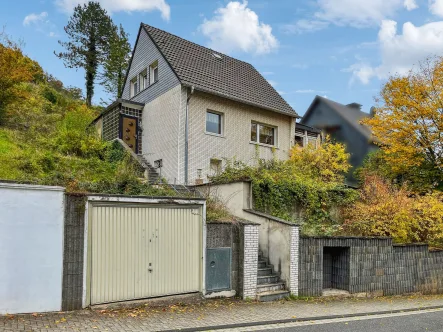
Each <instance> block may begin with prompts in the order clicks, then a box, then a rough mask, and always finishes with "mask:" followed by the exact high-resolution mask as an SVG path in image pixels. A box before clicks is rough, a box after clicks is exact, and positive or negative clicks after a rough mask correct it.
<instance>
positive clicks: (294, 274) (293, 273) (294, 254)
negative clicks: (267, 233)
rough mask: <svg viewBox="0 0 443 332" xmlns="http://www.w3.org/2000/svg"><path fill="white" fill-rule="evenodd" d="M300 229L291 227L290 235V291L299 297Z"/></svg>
mask: <svg viewBox="0 0 443 332" xmlns="http://www.w3.org/2000/svg"><path fill="white" fill-rule="evenodd" d="M299 246H300V228H299V226H291V234H290V266H289V285H288V287H289V291H290V293H291V294H292V295H295V296H298V264H299Z"/></svg>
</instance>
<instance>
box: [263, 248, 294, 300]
mask: <svg viewBox="0 0 443 332" xmlns="http://www.w3.org/2000/svg"><path fill="white" fill-rule="evenodd" d="M287 296H289V291H288V290H286V284H285V282H284V281H282V280H281V279H280V275H279V274H278V273H276V272H274V266H273V265H271V264H269V260H268V258H267V257H264V256H263V253H262V252H261V251H259V253H258V267H257V300H258V301H260V302H268V301H276V300H280V299H284V298H285V297H287Z"/></svg>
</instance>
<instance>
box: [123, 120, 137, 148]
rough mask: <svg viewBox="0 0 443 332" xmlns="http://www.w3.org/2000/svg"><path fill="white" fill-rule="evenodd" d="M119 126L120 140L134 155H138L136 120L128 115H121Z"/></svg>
mask: <svg viewBox="0 0 443 332" xmlns="http://www.w3.org/2000/svg"><path fill="white" fill-rule="evenodd" d="M120 126H121V127H120V128H121V130H120V138H121V139H122V140H123V141H124V142H125V143H126V144H127V145H128V146H129V147H130V148H131V149H132V151H134V153H138V144H137V143H138V119H137V118H135V117H132V116H128V115H122V116H121V121H120Z"/></svg>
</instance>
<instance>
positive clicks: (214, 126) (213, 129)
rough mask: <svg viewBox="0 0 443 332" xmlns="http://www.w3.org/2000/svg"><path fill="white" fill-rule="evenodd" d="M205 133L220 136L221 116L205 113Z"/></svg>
mask: <svg viewBox="0 0 443 332" xmlns="http://www.w3.org/2000/svg"><path fill="white" fill-rule="evenodd" d="M206 132H207V133H212V134H217V135H221V134H222V115H221V114H219V113H214V112H206Z"/></svg>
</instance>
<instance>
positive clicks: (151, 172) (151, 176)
mask: <svg viewBox="0 0 443 332" xmlns="http://www.w3.org/2000/svg"><path fill="white" fill-rule="evenodd" d="M137 159H138V160H139V162H140V164H141V165H142V166H143V168H144V169H145V171H146V172H147V175H148V183H149V184H157V183H159V182H160V180H161V179H160V175H159V174H158V173H157V170H156V169H155V168H154V167H153V166H152V165H151V163H150V162H148V161H147V160H146V159H145V157H143V156H142V155H137Z"/></svg>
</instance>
